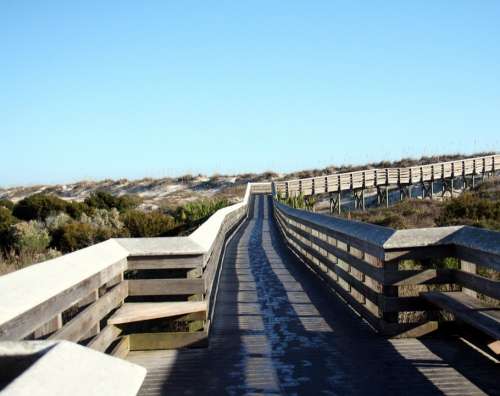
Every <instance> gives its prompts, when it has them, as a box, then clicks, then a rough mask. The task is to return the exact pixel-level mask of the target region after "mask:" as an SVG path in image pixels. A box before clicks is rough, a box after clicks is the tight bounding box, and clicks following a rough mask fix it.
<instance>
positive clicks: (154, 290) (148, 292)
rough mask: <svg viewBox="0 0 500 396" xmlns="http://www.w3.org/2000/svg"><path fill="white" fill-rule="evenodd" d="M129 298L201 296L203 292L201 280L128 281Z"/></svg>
mask: <svg viewBox="0 0 500 396" xmlns="http://www.w3.org/2000/svg"><path fill="white" fill-rule="evenodd" d="M128 282H129V295H130V296H173V295H183V294H202V293H204V292H205V287H204V284H203V279H201V278H200V279H186V278H180V279H130V280H129V281H128Z"/></svg>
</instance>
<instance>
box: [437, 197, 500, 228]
mask: <svg viewBox="0 0 500 396" xmlns="http://www.w3.org/2000/svg"><path fill="white" fill-rule="evenodd" d="M436 223H437V224H438V225H440V226H446V225H458V224H460V225H461V224H464V225H472V226H475V227H483V228H490V229H495V230H500V200H492V199H489V198H482V197H481V196H479V195H478V194H474V193H464V194H462V195H460V196H459V197H457V198H453V199H451V200H449V201H448V202H446V203H445V205H444V207H443V209H442V211H441V214H440V215H439V217H438V218H437V219H436Z"/></svg>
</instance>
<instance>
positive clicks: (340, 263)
mask: <svg viewBox="0 0 500 396" xmlns="http://www.w3.org/2000/svg"><path fill="white" fill-rule="evenodd" d="M273 206H274V216H275V218H276V220H277V223H278V226H279V228H280V230H281V232H282V235H283V237H284V238H285V240H286V241H287V243H288V245H289V246H290V248H291V249H292V250H293V251H294V252H295V253H296V254H297V255H298V256H299V257H300V258H301V259H302V260H303V261H305V262H306V263H307V264H308V265H309V266H310V267H311V269H313V270H314V271H315V272H317V273H318V274H319V275H320V276H321V277H322V278H324V279H325V280H326V281H327V282H328V283H330V284H331V285H332V286H333V288H334V289H335V290H336V291H337V292H338V293H339V294H340V295H341V296H342V297H343V298H345V300H347V301H348V302H349V303H350V304H351V305H352V306H353V307H354V308H355V309H356V310H357V311H358V312H359V313H360V314H361V315H362V316H363V317H364V318H365V319H366V320H367V321H368V322H369V323H371V324H372V325H373V327H375V328H376V329H378V330H379V331H380V332H381V333H384V334H387V335H400V336H401V335H406V336H416V335H419V334H424V333H425V332H427V331H429V326H431V327H432V326H434V325H435V322H432V321H431V322H432V323H431V322H428V321H423V322H422V321H420V322H419V321H417V322H401V320H400V319H399V317H398V314H399V313H405V312H415V311H428V312H430V311H432V310H433V309H435V308H434V307H431V306H429V304H428V303H426V301H425V300H424V299H422V298H421V297H420V296H419V294H418V291H417V292H416V294H413V295H401V294H400V293H399V289H400V288H408V287H410V288H412V287H413V288H414V289H415V290H418V287H419V285H423V284H437V285H440V284H446V283H448V284H455V285H458V286H459V287H462V289H463V290H466V291H467V293H468V294H469V295H470V294H474V295H475V294H476V293H479V294H484V295H486V296H489V297H490V298H493V299H497V300H500V282H499V281H495V280H491V279H488V278H485V277H483V276H480V275H478V274H477V266H482V267H485V268H489V269H492V270H495V271H500V232H496V231H491V230H485V229H480V228H475V227H469V226H453V227H439V228H422V229H409V230H394V229H392V228H388V227H382V226H378V225H374V224H369V223H363V222H359V221H354V220H345V219H341V218H336V217H332V216H326V215H322V214H318V213H312V212H307V211H304V210H299V209H294V208H291V207H289V206H287V205H285V204H283V203H280V202H278V201H277V200H276V199H274V203H273ZM435 258H454V259H456V260H458V262H459V264H460V269H447V268H443V269H439V268H438V269H435V268H433V267H432V266H431V261H430V259H435ZM409 259H411V260H418V262H419V263H420V266H421V267H420V268H417V267H416V268H415V269H410V270H408V269H405V267H404V266H401V262H404V261H405V260H409ZM405 332H406V333H405Z"/></svg>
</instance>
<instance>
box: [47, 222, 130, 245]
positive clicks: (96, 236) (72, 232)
mask: <svg viewBox="0 0 500 396" xmlns="http://www.w3.org/2000/svg"><path fill="white" fill-rule="evenodd" d="M122 236H128V233H127V232H126V230H124V229H112V228H109V227H96V226H94V225H92V224H89V223H80V222H76V221H74V222H70V223H67V224H64V225H63V226H61V227H59V228H58V229H56V230H54V232H53V233H52V247H54V248H56V249H57V250H60V251H61V252H64V253H69V252H73V251H75V250H78V249H83V248H86V247H87V246H90V245H94V244H96V243H99V242H103V241H105V240H107V239H109V238H116V237H122Z"/></svg>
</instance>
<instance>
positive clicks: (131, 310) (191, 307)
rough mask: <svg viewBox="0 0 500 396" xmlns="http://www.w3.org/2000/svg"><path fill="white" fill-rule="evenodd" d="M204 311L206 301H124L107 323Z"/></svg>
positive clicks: (129, 321) (205, 309)
mask: <svg viewBox="0 0 500 396" xmlns="http://www.w3.org/2000/svg"><path fill="white" fill-rule="evenodd" d="M206 311H207V303H206V301H175V302H158V303H125V304H123V305H122V306H121V307H120V308H119V309H118V310H117V311H116V312H115V313H114V314H113V315H112V316H111V317H110V318H109V319H108V323H110V324H115V325H116V324H121V323H131V322H139V321H142V320H151V319H158V318H167V317H171V316H178V315H186V314H190V313H195V312H206Z"/></svg>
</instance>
